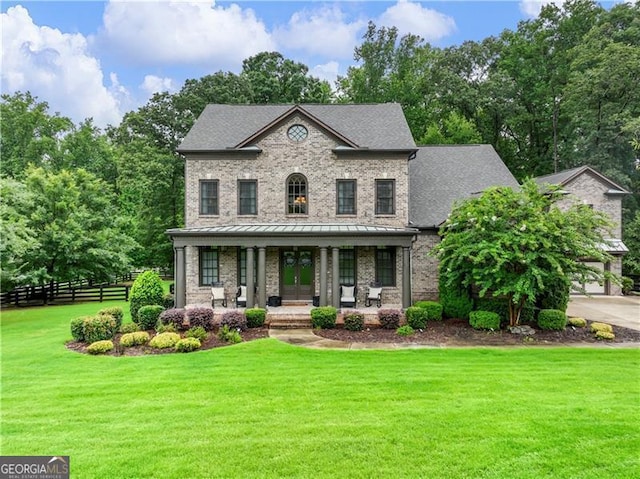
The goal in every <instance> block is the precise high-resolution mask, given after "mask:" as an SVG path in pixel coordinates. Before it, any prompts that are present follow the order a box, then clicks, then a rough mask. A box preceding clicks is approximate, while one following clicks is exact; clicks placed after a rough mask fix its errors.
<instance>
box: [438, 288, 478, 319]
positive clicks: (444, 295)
mask: <svg viewBox="0 0 640 479" xmlns="http://www.w3.org/2000/svg"><path fill="white" fill-rule="evenodd" d="M438 296H439V298H438V299H439V302H440V304H441V305H442V313H443V314H444V316H445V317H446V318H457V319H468V318H469V313H470V312H471V311H473V299H472V298H471V296H470V295H469V293H468V292H467V290H466V289H464V288H451V287H447V286H446V284H445V281H444V280H442V279H441V280H440V282H439V293H438Z"/></svg>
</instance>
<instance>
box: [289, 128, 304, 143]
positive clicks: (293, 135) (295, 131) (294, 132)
mask: <svg viewBox="0 0 640 479" xmlns="http://www.w3.org/2000/svg"><path fill="white" fill-rule="evenodd" d="M287 136H288V137H289V139H290V140H291V141H295V142H299V141H303V140H305V139H306V138H307V136H309V131H308V130H307V129H306V127H304V126H302V125H293V126H292V127H290V128H289V129H288V130H287Z"/></svg>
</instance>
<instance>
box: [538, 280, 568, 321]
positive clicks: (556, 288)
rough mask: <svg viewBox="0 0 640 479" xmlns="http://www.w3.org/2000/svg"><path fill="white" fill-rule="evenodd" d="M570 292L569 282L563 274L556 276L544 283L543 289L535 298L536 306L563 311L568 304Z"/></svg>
mask: <svg viewBox="0 0 640 479" xmlns="http://www.w3.org/2000/svg"><path fill="white" fill-rule="evenodd" d="M570 293H571V282H570V281H569V280H568V279H567V278H565V277H564V276H558V277H557V278H555V280H551V281H549V282H548V283H547V284H546V285H545V291H544V292H543V293H542V294H541V295H539V296H538V297H537V298H536V307H538V308H539V309H557V310H560V311H563V312H564V311H566V310H567V306H568V305H569V294H570Z"/></svg>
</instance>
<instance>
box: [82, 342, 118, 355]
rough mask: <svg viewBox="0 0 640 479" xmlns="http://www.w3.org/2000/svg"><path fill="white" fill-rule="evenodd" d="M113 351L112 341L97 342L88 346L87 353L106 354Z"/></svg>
mask: <svg viewBox="0 0 640 479" xmlns="http://www.w3.org/2000/svg"><path fill="white" fill-rule="evenodd" d="M111 350H113V341H111V340H110V339H104V340H101V341H95V342H93V343H91V344H90V345H89V346H87V352H88V353H89V354H104V353H108V352H109V351H111Z"/></svg>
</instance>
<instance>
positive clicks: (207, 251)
mask: <svg viewBox="0 0 640 479" xmlns="http://www.w3.org/2000/svg"><path fill="white" fill-rule="evenodd" d="M198 251H199V257H200V267H199V270H200V286H210V285H211V283H217V282H218V281H220V263H219V258H220V257H219V254H218V249H217V248H212V247H210V246H201V247H200V248H198Z"/></svg>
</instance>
